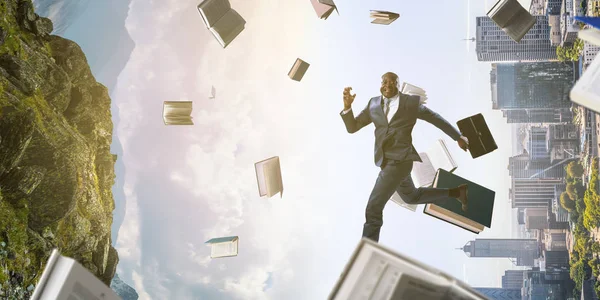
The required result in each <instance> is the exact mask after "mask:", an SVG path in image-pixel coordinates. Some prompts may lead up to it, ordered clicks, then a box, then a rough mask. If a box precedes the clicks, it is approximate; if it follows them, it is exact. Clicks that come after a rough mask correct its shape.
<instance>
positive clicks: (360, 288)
mask: <svg viewBox="0 0 600 300" xmlns="http://www.w3.org/2000/svg"><path fill="white" fill-rule="evenodd" d="M328 299H329V300H414V299H419V300H484V299H486V298H485V297H484V296H483V295H481V294H479V293H478V292H477V291H475V290H473V289H472V288H470V287H469V286H468V285H467V284H464V283H462V282H460V281H459V280H458V279H456V278H454V277H452V276H450V275H447V274H445V273H443V272H441V271H439V270H436V269H434V268H431V267H429V266H427V265H425V264H422V263H420V262H418V261H415V260H413V259H411V258H409V257H407V256H404V255H402V254H400V253H397V252H394V251H392V250H390V249H388V248H386V247H384V246H382V245H381V244H378V243H375V242H373V241H370V240H368V239H366V238H365V239H362V240H361V241H360V242H359V244H358V246H357V248H356V250H355V251H354V253H353V254H352V257H351V258H350V261H349V262H348V264H347V265H346V267H345V269H344V271H343V273H342V275H341V276H340V278H339V280H338V282H337V283H336V285H335V286H334V288H333V290H332V292H331V294H330V295H329V297H328Z"/></svg>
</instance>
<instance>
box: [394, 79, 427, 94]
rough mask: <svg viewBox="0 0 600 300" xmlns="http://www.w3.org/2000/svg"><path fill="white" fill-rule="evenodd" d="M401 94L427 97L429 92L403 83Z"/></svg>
mask: <svg viewBox="0 0 600 300" xmlns="http://www.w3.org/2000/svg"><path fill="white" fill-rule="evenodd" d="M400 92H401V93H402V94H408V95H417V96H427V92H425V90H424V89H422V88H420V87H418V86H416V85H412V84H410V83H408V82H403V83H402V85H401V88H400Z"/></svg>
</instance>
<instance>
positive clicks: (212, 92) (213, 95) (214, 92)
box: [208, 85, 217, 99]
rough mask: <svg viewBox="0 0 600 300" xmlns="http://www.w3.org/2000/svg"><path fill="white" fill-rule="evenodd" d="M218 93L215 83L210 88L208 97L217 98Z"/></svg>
mask: <svg viewBox="0 0 600 300" xmlns="http://www.w3.org/2000/svg"><path fill="white" fill-rule="evenodd" d="M216 94H217V90H216V89H215V86H214V85H213V86H212V87H211V88H210V97H208V99H215V96H216Z"/></svg>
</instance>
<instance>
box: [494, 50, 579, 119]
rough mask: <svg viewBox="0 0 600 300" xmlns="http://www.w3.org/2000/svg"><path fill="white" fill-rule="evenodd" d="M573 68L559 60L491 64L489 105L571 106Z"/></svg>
mask: <svg viewBox="0 0 600 300" xmlns="http://www.w3.org/2000/svg"><path fill="white" fill-rule="evenodd" d="M573 76H574V70H573V66H572V65H571V64H565V63H562V62H533V63H518V64H517V63H503V64H492V70H491V71H490V84H491V88H492V90H491V92H492V108H493V109H502V110H511V109H517V110H520V109H532V110H533V109H541V110H547V109H552V108H570V107H571V101H570V99H569V92H570V91H571V88H572V87H573V81H574V79H575V78H574V77H573Z"/></svg>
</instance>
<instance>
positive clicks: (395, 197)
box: [390, 192, 419, 212]
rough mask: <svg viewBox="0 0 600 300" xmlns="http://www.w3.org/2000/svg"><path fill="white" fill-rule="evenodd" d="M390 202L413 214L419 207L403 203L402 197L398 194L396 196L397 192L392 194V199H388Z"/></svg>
mask: <svg viewBox="0 0 600 300" xmlns="http://www.w3.org/2000/svg"><path fill="white" fill-rule="evenodd" d="M390 200H392V202H394V203H396V204H398V205H399V206H400V207H404V208H406V209H408V210H410V211H413V212H416V211H417V207H419V205H418V204H408V203H406V202H404V199H402V196H400V194H398V192H394V194H393V195H392V198H390Z"/></svg>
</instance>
